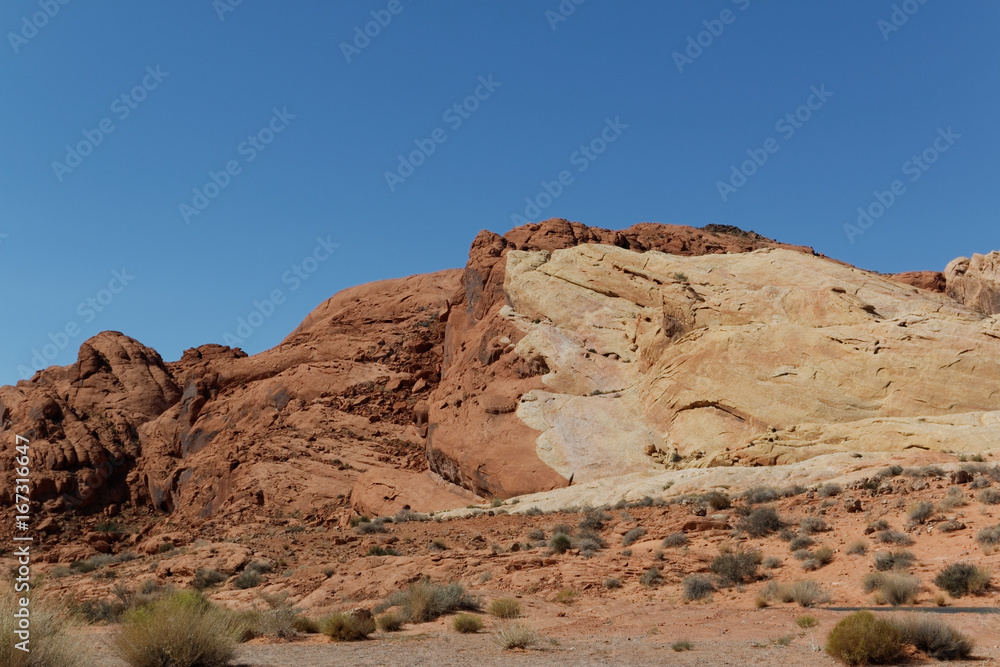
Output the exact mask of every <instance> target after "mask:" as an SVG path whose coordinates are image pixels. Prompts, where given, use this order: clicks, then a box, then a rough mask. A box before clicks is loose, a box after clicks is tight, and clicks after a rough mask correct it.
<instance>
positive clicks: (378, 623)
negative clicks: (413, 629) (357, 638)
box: [375, 611, 405, 632]
mask: <svg viewBox="0 0 1000 667" xmlns="http://www.w3.org/2000/svg"><path fill="white" fill-rule="evenodd" d="M404 620H405V619H404V618H403V615H402V614H401V613H399V612H398V611H387V612H385V613H384V614H379V615H378V616H376V617H375V627H377V628H378V629H379V631H380V632H399V631H400V630H402V629H403V621H404Z"/></svg>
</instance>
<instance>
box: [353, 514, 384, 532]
mask: <svg viewBox="0 0 1000 667" xmlns="http://www.w3.org/2000/svg"><path fill="white" fill-rule="evenodd" d="M387 521H388V518H387V517H381V516H380V517H378V518H377V519H372V520H371V521H361V522H359V523H358V525H357V526H355V527H354V532H356V533H358V534H359V535H372V534H374V533H386V532H388V529H387V528H386V527H385V524H386V522H387Z"/></svg>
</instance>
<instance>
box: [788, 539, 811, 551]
mask: <svg viewBox="0 0 1000 667" xmlns="http://www.w3.org/2000/svg"><path fill="white" fill-rule="evenodd" d="M814 544H816V540H814V539H813V538H811V537H809V536H808V535H796V536H795V537H794V538H792V541H791V542H789V543H788V549H789V550H790V551H798V550H799V549H805V548H807V547H811V546H812V545H814Z"/></svg>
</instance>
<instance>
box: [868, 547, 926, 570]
mask: <svg viewBox="0 0 1000 667" xmlns="http://www.w3.org/2000/svg"><path fill="white" fill-rule="evenodd" d="M915 560H917V557H916V556H914V555H913V553H912V552H910V551H906V550H905V549H898V550H895V551H880V552H878V553H877V554H875V569H876V570H878V571H879V572H885V571H886V570H906V569H909V567H910V566H911V565H913V562H914V561H915Z"/></svg>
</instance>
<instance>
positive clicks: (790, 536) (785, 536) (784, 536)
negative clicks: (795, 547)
mask: <svg viewBox="0 0 1000 667" xmlns="http://www.w3.org/2000/svg"><path fill="white" fill-rule="evenodd" d="M778 539H779V540H783V541H785V542H791V541H792V540H794V539H795V531H794V530H792V529H791V528H782V529H781V530H779V531H778Z"/></svg>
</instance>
